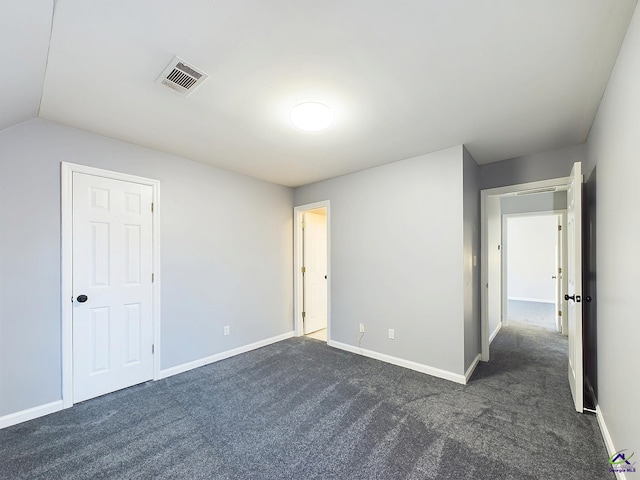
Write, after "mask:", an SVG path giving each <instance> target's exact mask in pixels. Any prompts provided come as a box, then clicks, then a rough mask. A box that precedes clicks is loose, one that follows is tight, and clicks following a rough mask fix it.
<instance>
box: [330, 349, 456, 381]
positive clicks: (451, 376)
mask: <svg viewBox="0 0 640 480" xmlns="http://www.w3.org/2000/svg"><path fill="white" fill-rule="evenodd" d="M327 345H329V346H330V347H334V348H339V349H340V350H345V351H347V352H351V353H355V354H357V355H362V356H363V357H369V358H373V359H375V360H380V361H382V362H386V363H391V364H393V365H397V366H399V367H404V368H408V369H410V370H415V371H416V372H420V373H426V374H427V375H431V376H433V377H438V378H443V379H445V380H450V381H452V382H456V383H460V384H462V385H464V384H465V383H466V379H465V376H464V375H460V374H459V373H453V372H450V371H448V370H442V369H440V368H435V367H430V366H429V365H424V364H422V363H417V362H412V361H410V360H405V359H403V358H398V357H392V356H391V355H387V354H385V353H379V352H374V351H373V350H366V349H364V348H358V347H354V346H352V345H347V344H346V343H341V342H335V341H333V340H329V341H328V342H327Z"/></svg>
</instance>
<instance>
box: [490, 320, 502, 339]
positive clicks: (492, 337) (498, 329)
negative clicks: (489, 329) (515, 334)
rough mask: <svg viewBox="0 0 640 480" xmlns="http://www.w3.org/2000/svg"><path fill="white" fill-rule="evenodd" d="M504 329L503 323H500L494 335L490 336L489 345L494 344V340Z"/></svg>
mask: <svg viewBox="0 0 640 480" xmlns="http://www.w3.org/2000/svg"><path fill="white" fill-rule="evenodd" d="M501 329H502V322H500V323H499V324H498V326H497V327H496V329H495V330H494V331H493V333H492V334H491V335H490V336H489V344H491V342H493V339H494V338H496V335H498V332H499V331H500V330H501Z"/></svg>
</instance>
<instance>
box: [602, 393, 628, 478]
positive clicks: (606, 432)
mask: <svg viewBox="0 0 640 480" xmlns="http://www.w3.org/2000/svg"><path fill="white" fill-rule="evenodd" d="M596 418H597V419H598V426H599V427H600V433H602V438H603V439H604V444H605V446H606V447H607V452H608V453H609V457H611V455H613V454H615V453H616V452H617V451H618V450H616V447H615V446H614V445H613V439H612V438H611V434H610V433H609V429H608V428H607V424H606V423H605V422H604V417H603V416H602V410H600V405H596ZM615 475H616V478H617V479H618V480H628V478H629V477H628V476H627V475H626V474H625V473H623V472H615Z"/></svg>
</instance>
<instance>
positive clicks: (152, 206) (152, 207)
mask: <svg viewBox="0 0 640 480" xmlns="http://www.w3.org/2000/svg"><path fill="white" fill-rule="evenodd" d="M153 210H154V208H153V202H151V213H153Z"/></svg>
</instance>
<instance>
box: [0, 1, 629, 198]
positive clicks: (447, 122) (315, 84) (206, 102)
mask: <svg viewBox="0 0 640 480" xmlns="http://www.w3.org/2000/svg"><path fill="white" fill-rule="evenodd" d="M0 1H1V2H2V3H0V13H1V14H2V16H1V17H0V18H2V19H3V20H0V22H2V23H3V26H4V27H5V28H6V27H8V28H9V29H10V31H11V32H13V34H15V35H17V37H18V38H19V39H20V42H22V43H21V46H20V49H23V50H24V51H18V52H16V51H15V49H9V48H7V46H6V45H4V46H3V47H0V48H3V50H2V52H3V57H2V58H3V59H4V58H6V57H4V55H5V52H6V54H7V55H9V58H10V59H13V58H14V57H15V58H16V59H22V58H24V62H23V61H22V60H21V61H19V62H18V63H17V65H19V68H20V71H21V76H20V78H21V79H22V78H23V75H22V72H23V71H24V72H25V74H24V77H25V78H24V80H29V82H28V83H29V85H24V86H22V85H20V87H19V88H18V90H19V91H21V92H22V91H23V90H24V92H23V93H24V95H23V96H24V97H25V98H24V99H20V98H18V97H17V96H14V95H13V94H12V93H8V92H6V89H7V83H6V82H7V80H5V79H2V80H0V82H2V83H1V84H0V85H1V86H3V87H4V88H3V92H2V93H0V95H1V97H0V100H1V101H2V105H3V107H4V106H5V104H6V105H9V106H10V108H9V114H8V115H4V116H3V114H0V122H4V124H0V127H2V126H3V125H4V126H6V124H7V123H9V122H11V121H12V119H13V120H14V122H15V121H20V120H22V119H25V118H28V117H29V116H34V115H35V114H36V113H35V112H37V104H38V103H39V102H40V95H39V93H34V91H35V92H37V91H38V88H35V87H38V86H41V85H42V72H43V71H44V66H45V65H46V61H45V60H44V59H45V58H46V41H45V39H47V38H48V36H49V33H50V19H51V7H52V2H51V1H49V2H46V1H40V2H38V1H27V2H18V1H5V0H0ZM635 3H636V0H615V1H611V0H562V1H557V0H553V1H552V0H526V1H525V0H523V1H518V2H513V1H506V0H501V1H499V0H475V1H470V0H448V1H446V2H445V1H442V0H416V1H406V0H399V1H394V2H390V1H388V0H368V1H364V0H357V1H356V0H323V1H319V0H271V1H269V2H265V1H264V0H240V1H211V0H190V1H188V2H176V1H174V0H171V1H168V0H136V1H131V0H57V1H56V2H55V14H54V22H53V32H52V35H51V43H50V52H49V57H48V65H47V68H46V76H45V80H44V87H43V89H42V103H41V106H40V110H39V115H40V116H41V117H42V118H46V119H50V120H55V121H58V122H61V123H64V124H68V125H72V126H75V127H79V128H82V129H85V130H89V131H92V132H96V133H99V134H102V135H106V136H110V137H114V138H118V139H122V140H126V141H129V142H132V143H136V144H139V145H144V146H147V147H151V148H154V149H157V150H161V151H165V152H170V153H174V154H177V155H180V156H183V157H186V158H190V159H193V160H197V161H200V162H204V163H209V164H212V165H216V166H219V167H222V168H226V169H229V170H234V171H237V172H240V173H244V174H247V175H251V176H254V177H257V178H261V179H264V180H268V181H272V182H275V183H279V184H283V185H289V186H297V185H302V184H306V183H310V182H313V181H317V180H321V179H325V178H329V177H333V176H337V175H341V174H345V173H349V172H353V171H357V170H361V169H364V168H368V167H372V166H375V165H380V164H384V163H389V162H392V161H396V160H401V159H403V158H408V157H411V156H415V155H419V154H422V153H427V152H431V151H436V150H439V149H443V148H446V147H449V146H452V145H456V144H465V145H466V146H467V148H468V149H469V151H470V152H471V154H472V155H473V156H474V157H475V158H476V160H477V161H478V163H488V162H493V161H499V160H504V159H506V158H511V157H515V156H520V155H525V154H530V153H535V152H540V151H545V150H549V149H552V148H558V147H563V146H569V145H575V144H578V143H582V142H584V141H585V139H586V137H587V135H588V132H589V128H590V126H591V123H592V121H593V118H594V116H595V113H596V111H597V108H598V104H599V101H600V98H601V96H602V94H603V92H604V89H605V87H606V83H607V80H608V77H609V74H610V72H611V68H612V66H613V63H614V61H615V58H616V55H617V52H618V49H619V47H620V44H621V41H622V39H623V36H624V33H625V31H626V28H627V25H628V23H629V20H630V18H631V15H632V13H633V9H634V7H635ZM27 4H30V8H28V7H27V6H24V7H23V6H22V5H27ZM36 6H37V8H35V7H36ZM32 10H33V12H32ZM27 14H29V15H32V17H29V16H27ZM14 16H15V17H16V18H13V17H14ZM47 19H48V21H45V20H47ZM20 22H23V24H22V25H20ZM5 23H6V25H4V24H5ZM0 35H1V37H0V38H2V39H6V38H7V37H6V35H7V33H6V32H5V31H3V32H1V33H0ZM5 43H6V42H5ZM12 55H13V56H12ZM175 55H178V56H180V57H182V58H184V59H185V60H186V61H188V62H191V63H192V64H194V65H195V66H197V67H198V68H200V69H202V70H204V71H205V72H206V73H208V74H209V75H210V77H209V78H208V79H207V80H206V81H205V82H204V83H203V84H202V86H201V87H199V88H198V90H196V91H195V92H194V93H192V94H191V95H190V96H189V97H182V96H180V95H178V94H176V93H175V92H173V91H171V90H169V89H167V88H165V87H162V86H161V85H158V84H157V83H155V81H156V78H157V77H158V75H159V74H160V73H161V72H162V71H163V70H164V68H165V67H166V66H167V64H168V63H169V61H170V60H171V59H172V58H173V57H174V56H175ZM23 66H24V68H23ZM27 70H28V71H27ZM27 77H28V78H27ZM306 100H311V101H320V102H323V103H326V104H327V105H330V106H331V107H332V108H333V109H334V111H335V116H336V119H335V122H334V124H333V125H332V126H331V127H330V128H329V129H328V130H326V131H323V132H319V133H305V132H301V131H298V130H296V129H295V128H294V127H293V126H292V125H291V123H290V121H289V119H288V114H289V110H290V109H291V107H293V106H294V105H296V104H298V103H300V102H302V101H306ZM13 104H15V106H12V105H13ZM3 110H4V109H3ZM5 117H6V118H5Z"/></svg>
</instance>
